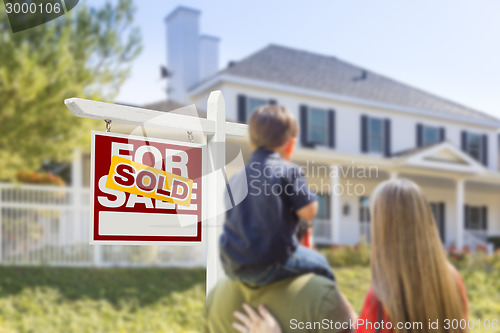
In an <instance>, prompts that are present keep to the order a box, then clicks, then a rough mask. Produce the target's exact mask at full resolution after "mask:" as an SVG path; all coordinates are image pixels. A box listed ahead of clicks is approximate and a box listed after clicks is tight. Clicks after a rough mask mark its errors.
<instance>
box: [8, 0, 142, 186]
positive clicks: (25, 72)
mask: <svg viewBox="0 0 500 333" xmlns="http://www.w3.org/2000/svg"><path fill="white" fill-rule="evenodd" d="M134 11H135V8H134V5H133V3H132V0H117V1H116V2H115V4H111V3H109V2H108V3H106V4H104V5H103V6H102V7H100V8H89V7H87V6H85V5H84V4H80V5H79V6H77V7H76V8H75V9H74V10H73V11H71V12H69V13H68V14H66V15H64V16H62V17H60V18H58V19H56V20H53V21H50V22H48V23H46V24H44V25H40V26H37V27H35V28H32V29H29V30H25V31H21V32H18V33H14V34H13V33H12V32H11V30H10V26H9V22H8V20H7V16H6V15H5V11H1V12H0V45H1V46H0V180H2V179H3V180H8V179H12V178H13V177H14V176H15V174H16V173H17V172H18V171H19V170H36V169H39V168H40V167H41V166H42V164H43V163H45V162H48V161H58V162H61V161H70V160H71V158H72V152H73V150H74V149H75V148H76V147H84V146H87V147H88V146H89V143H90V133H89V129H91V128H94V127H95V126H96V121H94V120H89V119H83V118H77V117H75V116H73V115H72V114H71V112H69V110H68V109H67V108H66V107H65V105H64V99H66V98H69V97H81V98H90V99H96V100H103V101H112V100H113V98H114V97H115V96H116V94H117V93H118V90H119V87H120V85H121V84H122V83H123V82H124V81H125V79H126V78H127V77H128V75H129V72H130V66H131V62H132V60H134V59H135V58H136V57H137V55H138V54H139V52H140V50H141V37H140V33H139V30H138V28H137V27H134V26H133V25H132V23H133V13H134Z"/></svg>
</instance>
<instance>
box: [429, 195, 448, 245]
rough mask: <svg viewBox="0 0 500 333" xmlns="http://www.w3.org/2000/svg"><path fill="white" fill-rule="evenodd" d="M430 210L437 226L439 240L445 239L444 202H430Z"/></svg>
mask: <svg viewBox="0 0 500 333" xmlns="http://www.w3.org/2000/svg"><path fill="white" fill-rule="evenodd" d="M429 205H430V206H431V212H432V215H433V216H434V221H436V225H437V227H438V231H439V236H440V237H441V241H442V242H444V241H445V231H446V230H445V229H446V221H445V216H444V215H445V203H444V202H430V203H429Z"/></svg>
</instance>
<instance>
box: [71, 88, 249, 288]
mask: <svg viewBox="0 0 500 333" xmlns="http://www.w3.org/2000/svg"><path fill="white" fill-rule="evenodd" d="M65 104H66V106H67V107H68V109H69V110H70V111H71V112H72V113H73V115H75V116H77V117H83V118H92V119H99V120H108V121H109V120H110V121H113V122H118V123H125V124H132V125H136V126H146V127H156V128H161V129H166V130H170V131H188V132H192V133H200V134H203V135H205V136H206V143H207V149H206V152H207V154H206V156H205V158H206V161H205V163H204V165H205V167H206V170H205V172H204V175H203V177H205V178H206V179H205V182H204V183H205V186H204V190H203V191H204V193H203V196H202V197H203V198H204V202H203V205H204V207H206V209H205V210H204V213H203V223H202V228H204V229H205V232H204V233H203V234H205V235H206V237H204V241H205V242H206V255H207V273H206V274H207V278H206V284H207V293H208V292H209V291H210V290H211V289H212V287H213V286H214V285H215V284H216V282H217V280H219V279H220V278H221V277H222V276H223V275H224V273H223V270H222V268H221V264H220V260H219V247H218V242H219V235H220V233H221V230H222V224H223V220H224V211H225V208H224V200H225V195H227V194H226V193H227V191H226V176H225V164H226V161H225V154H226V151H225V142H226V136H232V137H241V136H246V135H247V125H244V124H238V123H229V122H226V109H225V101H224V98H223V96H222V93H221V92H220V91H213V92H211V94H210V96H209V98H208V105H207V119H204V118H198V117H194V116H186V115H180V114H175V113H171V112H160V111H155V110H148V109H142V108H135V107H130V106H123V105H117V104H112V103H103V102H96V101H91V100H85V99H79V98H70V99H66V100H65Z"/></svg>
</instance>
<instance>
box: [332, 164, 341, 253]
mask: <svg viewBox="0 0 500 333" xmlns="http://www.w3.org/2000/svg"><path fill="white" fill-rule="evenodd" d="M337 168H340V166H332V167H331V170H330V171H331V172H330V175H331V177H330V184H331V189H330V212H331V216H330V219H331V222H332V229H331V240H332V242H333V244H340V210H341V207H340V196H341V195H342V192H343V191H342V185H341V184H340V172H338V170H337Z"/></svg>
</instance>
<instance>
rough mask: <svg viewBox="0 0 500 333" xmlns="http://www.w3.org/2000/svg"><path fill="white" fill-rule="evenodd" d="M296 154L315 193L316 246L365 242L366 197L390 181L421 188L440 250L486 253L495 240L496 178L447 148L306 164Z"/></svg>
mask: <svg viewBox="0 0 500 333" xmlns="http://www.w3.org/2000/svg"><path fill="white" fill-rule="evenodd" d="M301 153H302V154H301V155H302V156H301V157H302V159H301V162H302V165H303V167H304V170H307V173H308V178H309V183H310V185H311V187H312V188H313V190H317V192H318V193H319V205H320V209H319V214H318V217H317V218H316V220H315V227H314V236H315V237H314V240H315V243H316V244H345V245H354V244H356V243H358V242H360V241H361V240H362V239H365V240H367V241H369V239H370V216H369V198H370V195H371V193H372V192H373V190H374V188H375V187H376V186H377V185H378V184H379V183H380V182H382V181H385V180H387V179H390V178H395V177H403V178H408V179H411V180H413V181H415V182H416V183H417V184H418V185H419V186H420V187H421V188H422V190H423V191H424V193H425V195H426V197H427V200H428V202H429V204H430V206H431V209H432V212H433V214H434V217H435V220H436V223H437V227H438V230H439V232H440V235H441V239H442V241H443V244H444V246H446V247H452V246H455V247H456V248H459V249H461V248H464V247H467V248H469V249H470V250H475V249H477V248H478V247H482V248H484V249H487V250H488V251H490V252H491V251H493V244H492V243H491V242H490V241H489V240H491V238H496V237H499V236H500V209H499V207H500V205H499V204H500V175H499V174H498V173H496V172H491V171H487V170H485V169H484V168H483V167H482V166H481V165H480V164H479V163H478V162H476V161H475V160H473V159H472V158H470V157H469V156H468V155H465V154H464V153H462V152H461V151H459V150H458V149H457V148H455V147H453V146H451V145H450V144H448V143H443V144H440V145H436V146H434V147H428V148H427V149H423V150H420V151H418V152H413V153H406V154H402V155H396V156H393V158H391V159H382V158H377V157H370V156H368V157H366V158H363V159H360V157H359V155H358V156H346V155H341V154H335V153H333V154H331V155H330V156H328V155H326V156H323V158H322V159H321V160H318V159H317V158H316V159H315V162H314V163H311V162H310V160H309V159H308V158H307V152H301ZM304 157H305V158H304ZM328 157H330V158H331V159H328Z"/></svg>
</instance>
